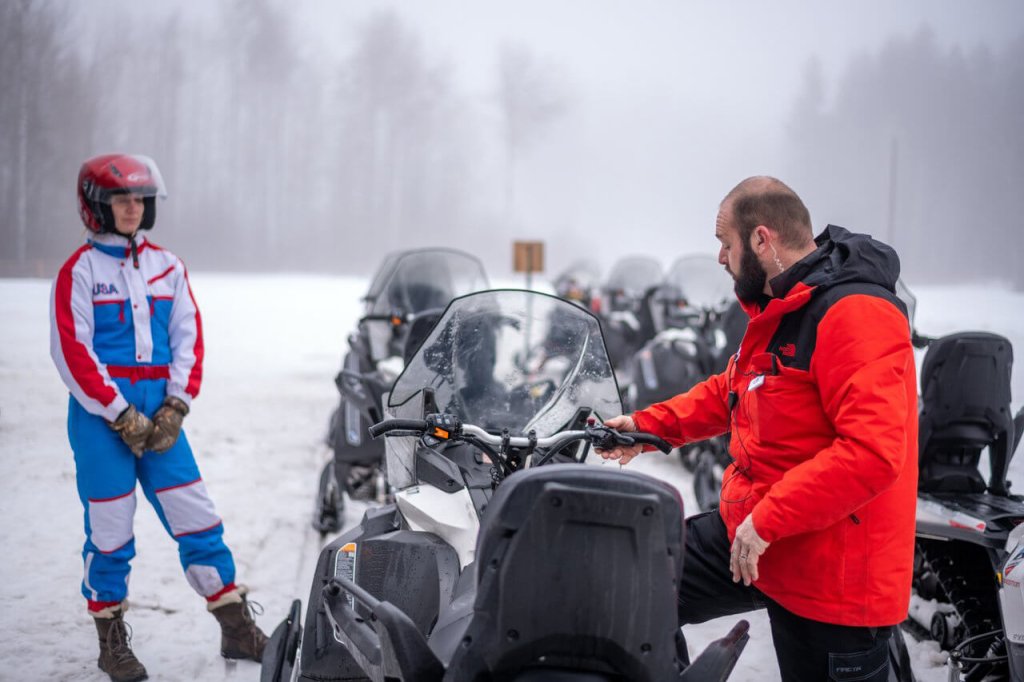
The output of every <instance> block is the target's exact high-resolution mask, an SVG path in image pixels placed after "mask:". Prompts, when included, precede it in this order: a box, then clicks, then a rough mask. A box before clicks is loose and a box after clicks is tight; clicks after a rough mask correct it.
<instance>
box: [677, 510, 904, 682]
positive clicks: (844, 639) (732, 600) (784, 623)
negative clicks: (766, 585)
mask: <svg viewBox="0 0 1024 682" xmlns="http://www.w3.org/2000/svg"><path fill="white" fill-rule="evenodd" d="M684 557H685V558H684V561H683V580H682V583H681V584H680V589H679V624H680V625H687V624H691V623H703V622H705V621H707V620H711V619H712V618H718V617H720V616H729V615H735V614H740V613H745V612H747V611H753V610H755V609H762V608H763V609H767V610H768V618H769V620H770V621H771V627H772V640H773V641H774V643H775V657H776V659H777V660H778V662H779V671H780V673H781V674H782V679H783V680H784V682H822V681H824V680H851V681H852V680H858V681H863V682H875V681H876V680H877V681H879V682H884V681H885V680H887V679H888V676H889V638H890V637H891V636H892V631H893V628H892V626H889V627H877V628H874V627H849V626H845V625H834V624H832V623H821V622H818V621H814V620H810V619H809V618H803V617H801V616H798V615H796V614H795V613H792V612H790V611H787V610H786V609H784V608H782V607H781V606H779V605H778V604H777V603H775V602H774V601H772V600H771V599H769V598H768V597H766V596H765V595H764V594H763V593H761V592H760V591H759V590H758V589H757V588H756V587H754V586H752V585H751V586H746V585H744V584H743V581H742V580H741V581H740V582H735V583H734V582H733V581H732V572H731V571H730V570H729V536H728V534H727V532H726V530H725V523H724V522H723V521H722V517H721V516H720V515H719V513H718V512H717V511H713V512H708V513H706V514H699V515H697V516H691V517H690V518H688V519H686V554H685V555H684ZM684 633H685V628H684ZM751 636H752V637H754V638H756V637H757V633H753V634H752V635H751ZM742 660H743V657H742V656H741V657H740V661H741V662H742Z"/></svg>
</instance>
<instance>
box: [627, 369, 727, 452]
mask: <svg viewBox="0 0 1024 682" xmlns="http://www.w3.org/2000/svg"><path fill="white" fill-rule="evenodd" d="M735 361H736V360H735V359H734V358H730V359H729V365H728V367H726V369H725V371H724V372H722V373H721V374H715V375H713V376H711V377H708V378H707V379H705V380H704V381H702V382H700V383H699V384H697V385H696V386H694V387H693V388H691V389H690V390H689V391H687V392H686V393H682V394H680V395H677V396H675V397H674V398H669V399H668V400H666V401H664V402H661V403H655V404H654V405H651V406H650V407H648V408H646V409H643V410H638V411H636V412H634V413H633V422H634V423H635V424H636V429H637V431H646V432H647V433H653V434H655V435H658V436H661V437H662V438H664V439H665V440H667V441H668V442H669V443H671V444H672V445H673V446H675V447H678V446H680V445H683V444H684V443H689V442H692V441H698V440H704V439H706V438H711V437H713V436H717V435H719V434H722V433H725V432H726V431H728V430H729V406H728V395H729V386H728V376H729V369H730V368H731V367H732V365H733V363H734V362H735Z"/></svg>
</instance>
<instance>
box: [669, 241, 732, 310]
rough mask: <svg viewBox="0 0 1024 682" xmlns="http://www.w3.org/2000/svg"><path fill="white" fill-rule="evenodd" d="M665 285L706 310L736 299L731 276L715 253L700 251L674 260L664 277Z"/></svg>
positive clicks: (687, 302) (690, 303) (692, 303)
mask: <svg viewBox="0 0 1024 682" xmlns="http://www.w3.org/2000/svg"><path fill="white" fill-rule="evenodd" d="M665 284H667V285H668V286H669V287H671V288H672V289H673V290H674V291H676V293H677V295H679V296H681V297H682V298H683V299H685V301H686V304H687V305H690V306H694V307H699V308H704V309H705V310H714V309H718V308H724V307H725V306H726V305H727V304H728V303H730V302H731V301H732V300H733V299H734V298H735V296H734V295H733V280H732V277H730V276H729V273H728V272H726V271H725V268H723V267H722V266H721V265H720V264H719V263H718V259H717V258H715V257H714V256H709V255H703V254H701V255H692V256H683V257H681V258H678V259H676V261H675V262H674V263H673V264H672V267H670V268H669V270H668V274H667V275H666V276H665Z"/></svg>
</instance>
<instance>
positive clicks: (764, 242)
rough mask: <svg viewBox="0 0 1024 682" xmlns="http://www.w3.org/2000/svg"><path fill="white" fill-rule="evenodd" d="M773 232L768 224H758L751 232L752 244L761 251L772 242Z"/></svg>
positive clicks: (756, 249)
mask: <svg viewBox="0 0 1024 682" xmlns="http://www.w3.org/2000/svg"><path fill="white" fill-rule="evenodd" d="M771 238H772V233H771V230H770V229H768V226H767V225H758V226H757V227H755V228H754V229H753V231H751V233H750V246H751V248H753V249H754V250H755V251H757V252H758V253H760V252H761V251H763V250H764V249H766V248H768V245H769V244H770V243H771Z"/></svg>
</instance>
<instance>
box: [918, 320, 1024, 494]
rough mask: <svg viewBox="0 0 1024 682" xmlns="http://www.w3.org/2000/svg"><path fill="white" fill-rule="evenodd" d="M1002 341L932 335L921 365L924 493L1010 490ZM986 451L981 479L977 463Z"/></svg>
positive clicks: (1009, 357) (1009, 356) (1010, 430)
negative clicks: (986, 467) (986, 466)
mask: <svg viewBox="0 0 1024 682" xmlns="http://www.w3.org/2000/svg"><path fill="white" fill-rule="evenodd" d="M1012 365H1013V347H1012V345H1011V344H1010V342H1009V340H1007V339H1006V338H1005V337H1002V336H999V335H998V334H990V333H987V332H961V333H958V334H951V335H949V336H944V337H942V338H940V339H936V340H935V341H933V342H932V343H931V345H930V346H929V348H928V353H927V355H925V359H924V363H923V364H922V366H921V400H922V405H921V413H920V421H919V426H920V430H919V434H918V438H919V440H918V443H919V460H920V474H921V476H920V483H919V488H920V489H921V490H922V491H924V492H966V493H982V492H985V491H986V489H987V490H988V491H989V492H990V493H992V494H994V495H1004V496H1005V495H1007V494H1009V491H1008V487H1007V484H1006V470H1007V467H1008V466H1009V463H1010V462H1009V460H1010V457H1011V455H1012V454H1013V450H1014V427H1013V417H1012V415H1011V413H1010V372H1011V367H1012ZM986 447H987V448H988V449H989V460H990V462H991V474H990V478H989V481H988V483H987V484H986V482H985V479H984V477H983V476H982V475H981V472H980V471H978V462H979V459H980V457H981V452H982V451H983V450H984V449H985V448H986Z"/></svg>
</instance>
